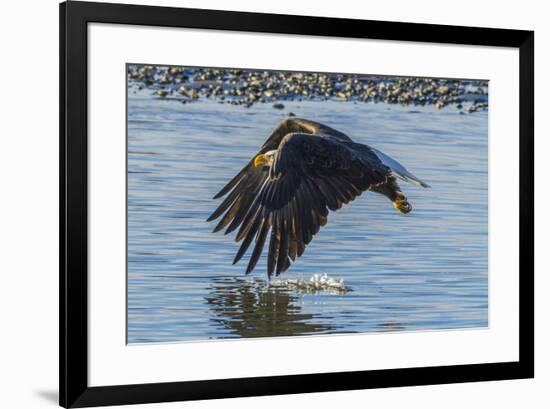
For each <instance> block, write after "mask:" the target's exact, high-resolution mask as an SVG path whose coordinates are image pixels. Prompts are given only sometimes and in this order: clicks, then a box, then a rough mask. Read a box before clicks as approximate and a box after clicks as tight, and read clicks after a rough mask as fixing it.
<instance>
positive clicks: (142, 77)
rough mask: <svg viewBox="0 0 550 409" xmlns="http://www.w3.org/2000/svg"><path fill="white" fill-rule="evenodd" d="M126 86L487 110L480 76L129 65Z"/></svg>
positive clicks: (259, 98)
mask: <svg viewBox="0 0 550 409" xmlns="http://www.w3.org/2000/svg"><path fill="white" fill-rule="evenodd" d="M128 84H129V86H130V87H134V89H137V90H143V89H147V90H151V91H152V93H153V94H154V95H156V96H157V97H159V98H167V97H171V98H177V99H178V100H180V101H181V102H182V103H189V102H193V101H196V100H198V99H199V98H212V99H216V100H217V101H218V102H220V103H229V104H233V105H242V106H244V107H247V108H248V107H250V106H252V105H253V104H256V103H261V104H271V105H272V107H273V108H274V109H284V108H285V105H284V101H296V100H298V101H302V100H318V101H324V100H338V101H353V102H355V103H357V102H374V103H386V104H400V105H404V106H408V105H433V106H435V108H437V109H442V108H445V107H448V106H449V107H451V106H454V107H455V109H458V111H457V112H459V113H462V114H464V113H473V112H476V111H482V110H487V109H488V82H487V81H480V80H456V79H434V78H416V77H390V76H376V75H357V74H326V73H305V72H284V71H259V70H245V69H218V68H190V67H178V66H169V67H168V66H153V65H128Z"/></svg>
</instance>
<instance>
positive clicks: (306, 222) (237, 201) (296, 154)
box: [207, 118, 429, 278]
mask: <svg viewBox="0 0 550 409" xmlns="http://www.w3.org/2000/svg"><path fill="white" fill-rule="evenodd" d="M396 178H399V179H401V180H404V181H407V182H410V183H413V184H417V185H420V186H422V187H429V186H428V185H427V184H426V183H424V182H423V181H421V180H420V179H418V178H417V177H416V176H414V175H413V174H412V173H410V172H409V171H408V170H407V169H405V167H404V166H403V165H401V164H400V163H399V162H397V161H396V160H394V159H392V158H390V157H389V156H387V155H385V154H384V153H382V152H380V151H379V150H377V149H374V148H372V147H370V146H367V145H364V144H360V143H356V142H353V141H352V140H351V139H350V138H349V137H348V136H347V135H345V134H343V133H342V132H339V131H337V130H335V129H332V128H329V127H328V126H326V125H323V124H320V123H317V122H313V121H309V120H306V119H299V118H287V119H285V120H284V121H283V122H281V123H280V124H279V126H277V128H276V129H275V130H274V131H273V133H272V134H271V136H270V137H269V138H267V140H266V141H265V143H264V144H263V146H262V147H261V148H260V151H259V152H258V153H257V154H256V155H254V157H253V158H252V159H251V160H250V161H249V162H248V164H247V165H246V166H245V167H244V168H243V169H242V170H241V171H240V172H239V173H238V174H237V175H236V176H235V177H234V178H233V179H231V181H230V182H229V183H228V184H227V185H225V186H224V187H223V189H221V190H220V191H219V193H218V194H216V196H214V199H218V198H221V197H222V196H225V195H227V197H226V198H225V199H224V201H223V202H222V203H221V204H220V205H219V206H218V208H217V209H216V210H215V211H214V212H213V213H212V215H211V216H210V217H209V218H208V220H207V221H212V220H215V219H217V218H218V217H220V216H221V215H222V214H223V217H222V218H221V220H220V222H219V223H218V224H217V226H216V227H215V228H214V232H218V231H220V230H222V229H223V228H225V227H226V226H228V227H227V229H226V231H225V234H228V233H230V232H232V231H234V230H236V229H237V228H238V229H239V230H238V233H237V236H236V238H235V240H236V241H237V242H240V241H241V240H242V244H241V247H240V248H239V250H238V252H237V254H236V256H235V259H234V261H233V264H235V263H237V262H238V261H239V260H240V259H241V258H242V257H243V255H244V254H245V252H246V251H247V249H248V248H249V246H250V244H251V243H252V241H253V240H254V241H255V244H254V249H253V251H252V255H251V256H250V261H249V262H248V267H247V269H246V274H249V273H251V272H252V270H254V267H255V266H256V264H257V262H258V259H259V257H260V255H261V253H262V251H263V248H264V244H265V241H266V239H267V236H268V235H270V240H269V250H268V256H267V274H268V277H269V278H271V276H272V275H273V274H274V273H275V274H276V275H279V274H280V273H282V272H284V271H286V270H287V269H288V268H289V267H290V265H291V262H294V261H295V260H296V258H297V257H300V256H301V255H302V254H303V253H304V250H305V247H306V245H307V244H309V242H310V241H311V239H312V238H313V236H314V235H316V234H317V233H318V232H319V228H320V227H321V226H324V225H325V224H326V223H327V217H328V213H329V210H332V211H335V210H338V209H340V208H341V207H342V205H344V204H346V203H348V202H351V201H352V200H354V199H355V198H356V197H357V196H359V195H361V193H363V192H364V191H366V190H369V191H372V192H376V193H380V194H382V195H384V196H386V197H387V198H388V199H389V200H390V201H391V202H392V204H393V207H395V208H396V209H397V210H398V211H399V212H401V213H408V212H410V211H411V210H412V206H411V205H410V203H409V202H408V201H407V198H406V197H405V195H404V194H403V192H401V189H400V188H399V185H398V184H397V180H396ZM224 212H225V214H224Z"/></svg>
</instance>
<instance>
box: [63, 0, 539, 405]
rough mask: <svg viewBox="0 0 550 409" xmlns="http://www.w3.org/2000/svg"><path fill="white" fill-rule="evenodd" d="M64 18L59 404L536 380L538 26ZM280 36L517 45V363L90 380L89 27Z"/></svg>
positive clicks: (178, 16)
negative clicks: (188, 379) (135, 380)
mask: <svg viewBox="0 0 550 409" xmlns="http://www.w3.org/2000/svg"><path fill="white" fill-rule="evenodd" d="M59 12H60V14H59V17H60V72H59V78H60V94H59V96H60V109H59V123H60V209H59V211H60V213H59V216H60V230H59V232H60V237H59V248H60V253H59V262H60V281H59V295H60V300H59V305H60V317H59V319H60V325H59V329H60V334H59V339H60V345H59V356H60V362H59V392H60V393H59V396H60V399H59V403H60V405H61V406H63V407H89V406H102V405H120V404H140V403H152V402H168V401H181V400H197V399H213V398H229V397H243V396H259V395H274V394H291V393H306V392H321V391H337V390H352V389H366V388H385V387H397V386H412V385H427V384H446V383H457V382H476V381H487V380H503V379H520V378H532V377H534V162H533V161H534V32H532V31H520V30H507V29H495V28H477V27H459V26H443V25H431V24H414V23H395V22H383V21H367V20H352V19H339V18H324V17H305V16H291V15H273V14H256V13H242V12H228V11H214V10H200V9H183V8H169V7H156V6H155V7H153V6H137V5H121V4H106V3H89V2H78V1H70V2H66V3H61V4H60V8H59ZM92 22H98V23H112V24H132V25H141V26H161V27H187V28H201V29H212V30H232V31H248V32H258V33H284V34H293V35H316V36H331V37H347V38H368V39H384V40H399V41H410V42H424V43H449V44H465V45H484V46H496V47H511V48H516V49H518V50H519V86H520V90H519V91H520V104H519V119H520V122H519V129H518V131H519V132H518V134H519V141H520V152H519V154H520V186H519V189H520V226H519V229H520V244H519V246H520V248H519V251H520V266H519V267H520V275H519V280H520V282H519V302H520V311H519V317H520V339H519V360H518V361H515V362H497V363H484V364H472V365H453V366H438V367H418V368H396V369H388V370H370V371H356V372H338V373H313V374H305V375H289V376H269V377H255V378H244V379H243V378H241V379H225V380H224V379H220V380H204V381H192V382H170V383H152V384H138V385H112V386H101V387H90V386H88V319H87V303H88V296H87V290H88V288H87V275H88V267H87V266H88V254H87V248H88V246H87V245H88V226H87V220H88V205H87V203H88V183H87V180H88V172H87V169H88V168H87V146H88V143H87V142H88V135H87V63H88V60H87V59H88V57H87V25H88V24H89V23H92Z"/></svg>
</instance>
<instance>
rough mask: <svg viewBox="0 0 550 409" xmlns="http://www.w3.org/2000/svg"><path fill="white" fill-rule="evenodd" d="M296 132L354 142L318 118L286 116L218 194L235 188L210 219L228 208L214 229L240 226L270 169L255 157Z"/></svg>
mask: <svg viewBox="0 0 550 409" xmlns="http://www.w3.org/2000/svg"><path fill="white" fill-rule="evenodd" d="M293 132H302V133H309V134H319V135H331V136H333V137H335V138H340V139H342V140H348V141H351V140H350V139H349V138H348V137H347V136H346V135H345V134H343V133H341V132H339V131H337V130H335V129H332V128H330V127H328V126H326V125H323V124H320V123H317V122H314V121H309V120H307V119H300V118H286V119H284V120H283V121H282V122H281V123H280V124H279V125H278V126H277V128H275V130H274V131H273V132H272V134H271V135H270V136H269V138H267V140H266V141H265V142H264V144H263V145H262V147H261V148H260V150H259V151H258V153H256V155H254V156H253V157H252V159H251V160H250V161H249V162H248V164H247V165H246V166H245V167H244V168H242V169H241V171H240V172H239V173H238V174H237V175H236V176H235V177H234V178H233V179H231V180H230V181H229V183H227V185H225V186H224V187H223V188H222V189H221V190H220V191H219V192H218V193H217V194H216V195H215V196H214V199H218V198H220V197H222V196H225V195H226V194H227V193H228V192H229V191H231V193H230V194H229V195H228V196H227V197H226V198H225V199H224V201H223V202H222V203H221V204H220V205H219V206H218V208H217V209H216V210H215V211H214V212H213V213H212V214H211V215H210V217H209V218H208V220H207V221H212V220H214V219H217V218H218V217H220V216H221V215H222V213H224V212H225V211H226V210H227V213H226V214H225V216H224V217H223V218H222V219H221V220H220V222H219V223H218V225H217V226H216V227H215V228H214V232H217V231H220V230H221V229H223V228H224V227H225V226H227V225H228V224H229V223H231V222H233V223H232V224H231V226H229V228H228V229H227V231H226V232H225V233H226V234H227V233H230V232H232V231H233V230H235V229H236V228H237V227H238V226H239V224H240V223H241V222H242V218H243V217H244V215H245V214H246V210H247V209H248V208H249V207H250V205H251V204H252V201H253V199H254V197H255V196H256V195H257V194H258V192H259V190H260V188H261V187H262V184H263V183H264V182H265V180H266V178H267V169H266V168H256V167H255V166H254V158H255V157H256V156H257V155H259V154H262V153H266V152H267V151H271V150H275V149H277V148H278V147H279V144H280V143H281V140H282V139H283V138H284V137H285V135H288V134H290V133H293ZM232 189H233V190H232Z"/></svg>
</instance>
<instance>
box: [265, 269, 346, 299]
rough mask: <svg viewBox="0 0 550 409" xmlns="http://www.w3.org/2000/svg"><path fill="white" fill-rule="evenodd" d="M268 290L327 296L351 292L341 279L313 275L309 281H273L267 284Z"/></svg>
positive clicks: (325, 275)
mask: <svg viewBox="0 0 550 409" xmlns="http://www.w3.org/2000/svg"><path fill="white" fill-rule="evenodd" d="M269 287H270V288H284V289H289V290H294V291H298V292H303V293H317V292H323V293H328V294H345V293H347V292H348V291H351V289H350V288H349V287H346V285H345V284H344V280H343V279H342V278H340V279H335V278H332V277H330V276H329V275H328V274H326V273H324V274H313V275H312V276H311V277H310V279H309V280H304V279H302V278H298V279H285V280H274V281H271V282H270V283H269Z"/></svg>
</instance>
